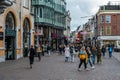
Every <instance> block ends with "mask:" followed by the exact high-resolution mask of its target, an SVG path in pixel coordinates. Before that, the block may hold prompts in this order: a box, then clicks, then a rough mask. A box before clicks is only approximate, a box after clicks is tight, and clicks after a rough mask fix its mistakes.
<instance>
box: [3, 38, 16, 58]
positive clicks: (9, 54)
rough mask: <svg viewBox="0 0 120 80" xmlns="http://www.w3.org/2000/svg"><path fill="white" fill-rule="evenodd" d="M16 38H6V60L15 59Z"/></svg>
mask: <svg viewBox="0 0 120 80" xmlns="http://www.w3.org/2000/svg"><path fill="white" fill-rule="evenodd" d="M14 42H15V37H10V36H6V37H5V48H6V51H5V52H6V60H14V59H15V46H14Z"/></svg>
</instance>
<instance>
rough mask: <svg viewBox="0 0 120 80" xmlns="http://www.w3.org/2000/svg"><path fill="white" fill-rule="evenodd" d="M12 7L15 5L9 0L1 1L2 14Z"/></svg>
mask: <svg viewBox="0 0 120 80" xmlns="http://www.w3.org/2000/svg"><path fill="white" fill-rule="evenodd" d="M12 5H13V3H12V2H11V1H9V0H0V14H2V13H3V12H4V10H5V9H6V8H7V7H9V6H12Z"/></svg>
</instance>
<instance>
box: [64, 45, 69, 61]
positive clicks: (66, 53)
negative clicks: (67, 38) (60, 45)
mask: <svg viewBox="0 0 120 80" xmlns="http://www.w3.org/2000/svg"><path fill="white" fill-rule="evenodd" d="M69 57H70V49H69V46H68V45H67V46H66V47H65V62H68V61H69Z"/></svg>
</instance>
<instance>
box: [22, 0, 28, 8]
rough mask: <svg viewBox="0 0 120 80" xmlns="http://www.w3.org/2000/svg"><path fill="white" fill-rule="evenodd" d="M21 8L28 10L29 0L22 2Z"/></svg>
mask: <svg viewBox="0 0 120 80" xmlns="http://www.w3.org/2000/svg"><path fill="white" fill-rule="evenodd" d="M23 6H24V7H26V8H29V0H23Z"/></svg>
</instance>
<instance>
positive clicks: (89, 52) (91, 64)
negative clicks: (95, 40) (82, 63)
mask: <svg viewBox="0 0 120 80" xmlns="http://www.w3.org/2000/svg"><path fill="white" fill-rule="evenodd" d="M86 52H87V54H88V63H89V64H90V66H91V68H92V69H94V68H95V67H94V66H93V63H92V61H91V57H92V53H91V50H90V47H87V49H86Z"/></svg>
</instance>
